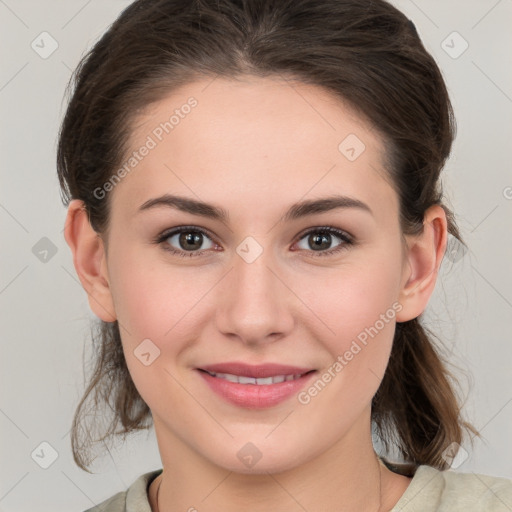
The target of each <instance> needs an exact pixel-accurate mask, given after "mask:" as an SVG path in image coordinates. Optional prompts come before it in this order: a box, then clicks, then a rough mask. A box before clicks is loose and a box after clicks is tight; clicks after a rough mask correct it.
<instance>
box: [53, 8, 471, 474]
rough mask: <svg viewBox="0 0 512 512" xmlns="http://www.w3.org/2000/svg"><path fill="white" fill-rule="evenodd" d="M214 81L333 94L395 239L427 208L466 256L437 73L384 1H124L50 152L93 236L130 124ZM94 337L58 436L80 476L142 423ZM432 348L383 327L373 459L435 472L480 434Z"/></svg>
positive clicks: (449, 117) (412, 329)
mask: <svg viewBox="0 0 512 512" xmlns="http://www.w3.org/2000/svg"><path fill="white" fill-rule="evenodd" d="M217 76H219V77H224V78H229V79H237V77H241V76H256V77H267V76H270V77H281V78H284V79H293V80H298V81H299V82H302V83H306V84H312V85H316V86H319V87H321V88H323V89H324V90H327V91H329V92H331V93H332V94H334V95H335V96H336V97H337V98H339V99H340V100H341V101H343V102H344V103H346V104H347V105H349V106H350V107H352V108H353V109H354V111H355V112H357V113H358V114H359V115H360V116H361V117H362V118H363V119H365V120H366V121H367V122H368V123H369V125H370V126H371V127H373V128H375V129H376V130H377V131H378V133H379V134H381V136H382V140H383V141H384V143H385V148H386V155H385V159H386V171H387V174H386V177H387V178H389V181H390V183H391V184H392V186H393V188H394V190H395V191H396V193H397V195H398V198H399V205H400V208H399V216H400V226H401V231H402V236H404V235H407V234H419V233H421V232H422V230H423V221H424V214H425V211H426V210H427V208H429V207H430V206H432V205H440V206H441V207H442V208H443V209H444V211H445V213H446V217H447V229H448V233H449V235H451V236H452V237H454V238H455V239H457V240H458V241H459V242H460V243H461V244H462V245H464V246H465V245H466V244H465V243H464V241H463V240H462V237H461V235H460V233H459V230H458V228H457V225H456V223H455V219H454V215H453V213H452V212H451V211H450V209H449V208H448V207H447V206H446V205H444V204H443V201H442V200H443V191H442V185H441V183H440V173H441V170H442V168H443V167H444V164H445V161H446V159H447V158H448V156H449V154H450V151H451V146H452V141H453V139H454V137H455V131H456V126H455V119H454V114H453V110H452V106H451V103H450V99H449V96H448V92H447V89H446V86H445V83H444V81H443V77H442V74H441V72H440V70H439V68H438V66H437V64H436V63H435V61H434V59H433V58H432V56H431V55H430V54H429V53H428V52H427V51H426V49H425V48H424V46H423V44H422V42H421V40H420V38H419V36H418V33H417V31H416V29H415V27H414V24H413V23H412V22H411V21H410V20H408V18H407V17H406V16H405V15H404V14H403V13H401V12H400V11H399V10H397V9H396V8H395V7H393V6H392V5H391V4H389V3H387V2H386V1H384V0H322V1H321V2H320V1H318V0H279V1H278V2H277V1H272V0H195V1H189V0H137V1H135V2H133V3H132V4H130V5H129V6H128V7H127V8H126V9H125V10H124V11H123V12H122V13H121V14H120V16H119V17H118V18H117V19H116V20H115V22H114V23H113V24H112V25H111V26H110V27H109V28H108V30H107V31H106V32H105V33H104V35H103V36H102V37H101V38H100V39H99V40H98V41H97V42H96V43H95V44H94V46H93V47H92V49H90V51H88V52H87V54H86V55H85V56H83V58H82V59H81V61H80V63H79V64H78V66H77V68H76V69H75V71H74V73H73V75H72V77H71V80H70V82H69V84H68V89H67V92H68V94H69V93H70V89H71V88H72V93H71V97H70V100H69V103H68V106H67V110H66V112H65V116H64V119H63V121H62V125H61V127H60V132H59V140H58V148H57V171H58V177H59V182H60V186H61V197H62V200H63V202H64V204H65V205H68V204H69V201H70V200H71V199H79V200H81V201H83V203H84V207H85V209H86V211H87V214H88V218H89V222H90V224H91V226H92V227H93V229H94V230H95V231H96V232H97V233H98V234H100V235H101V236H106V235H108V227H109V223H108V221H109V205H110V201H109V196H107V197H106V198H102V197H100V196H99V195H98V194H96V195H95V194H94V190H96V189H97V188H98V187H102V186H103V185H104V184H105V183H106V182H107V181H108V180H109V179H110V178H111V177H112V175H113V174H114V171H115V169H116V168H117V167H118V166H119V165H120V164H121V162H123V159H124V158H126V154H127V152H128V150H129V147H128V143H129V138H130V133H131V130H132V129H133V124H134V120H136V118H137V115H139V114H140V113H141V112H144V109H146V108H147V107H148V106H149V105H150V104H152V103H154V102H157V101H159V100H161V99H163V98H164V97H166V96H167V95H168V94H170V93H171V92H172V91H173V90H174V89H176V88H178V87H180V86H182V85H186V84H187V83H191V82H192V81H194V80H196V79H199V78H205V77H212V79H213V78H214V77H217ZM420 316H421V315H420ZM96 328H97V329H96V332H93V333H92V339H93V366H94V367H93V370H92V372H91V375H90V377H89V380H88V385H87V387H86V390H85V394H84V395H83V397H82V399H81V401H80V403H79V405H78V407H77V409H76V411H75V416H74V419H73V425H72V429H71V445H72V451H73V457H74V460H75V462H76V464H77V465H78V466H79V467H80V468H82V469H84V470H85V471H89V470H88V468H87V467H88V465H89V464H90V462H91V458H90V449H91V446H92V444H93V442H98V441H105V440H106V439H111V438H113V437H114V436H118V435H127V434H129V433H131V432H134V431H136V430H141V429H149V428H150V426H151V425H152V416H151V411H150V409H149V407H148V406H147V404H146V403H145V402H144V401H143V399H142V397H141V396H140V394H139V393H138V391H137V389H136V387H135V385H134V383H133V381H132V378H131V376H130V373H129V371H128V368H127V365H126V361H125V358H124V355H123V350H122V344H121V336H120V332H119V325H118V323H117V321H115V322H109V323H106V322H103V321H100V323H99V324H97V325H96ZM434 337H435V336H434V335H433V333H431V332H430V331H429V330H428V329H427V328H426V327H424V326H423V325H422V323H421V321H420V317H418V318H414V319H412V320H409V321H406V322H402V323H398V324H397V325H396V329H395V334H394V339H393V345H392V349H391V354H390V358H389V363H388V366H387V368H386V372H385V375H384V377H383V380H382V382H381V385H380V387H379V389H378V391H377V392H376V394H375V396H374V397H373V399H372V422H373V425H374V426H375V427H376V432H377V435H378V436H379V438H380V439H381V440H382V441H383V442H384V446H385V448H386V450H389V448H390V447H393V446H394V447H395V448H396V449H397V450H398V452H399V454H400V456H401V457H402V458H403V460H404V461H405V462H408V463H410V464H412V466H413V467H418V466H419V465H420V464H426V465H430V466H432V467H435V468H438V469H441V470H442V469H447V468H448V467H449V461H447V460H446V459H447V458H446V457H444V456H443V452H444V450H446V449H447V447H448V446H449V445H451V444H452V443H458V444H460V443H461V442H462V437H463V429H467V430H469V431H471V432H472V433H473V434H476V435H480V434H479V433H478V432H477V431H476V430H475V429H474V427H473V426H472V425H470V424H469V423H467V422H465V421H463V419H462V416H461V410H462V407H461V405H460V403H459V399H458V398H457V396H456V393H455V389H454V387H453V384H456V383H457V382H456V380H455V379H454V378H453V376H452V374H451V373H450V372H449V371H448V370H447V365H448V361H446V360H444V359H443V357H442V355H441V353H440V351H439V350H438V349H437V348H436V347H435V343H434ZM105 406H108V407H109V408H110V410H111V413H112V417H111V421H110V423H109V424H108V425H107V426H106V428H104V429H103V430H102V432H100V434H103V436H102V437H97V438H96V439H94V438H93V436H92V432H93V429H94V428H96V429H99V427H98V425H99V423H98V422H97V421H94V422H91V425H89V426H88V427H86V426H85V424H86V420H87V418H88V417H89V416H90V414H89V413H88V411H91V410H92V416H93V417H94V416H95V415H96V414H97V413H98V411H99V410H100V408H101V407H105ZM105 417H106V416H104V417H103V418H105ZM119 426H120V427H121V428H120V429H119V430H117V428H118V427H119ZM89 472H90V471H89Z"/></svg>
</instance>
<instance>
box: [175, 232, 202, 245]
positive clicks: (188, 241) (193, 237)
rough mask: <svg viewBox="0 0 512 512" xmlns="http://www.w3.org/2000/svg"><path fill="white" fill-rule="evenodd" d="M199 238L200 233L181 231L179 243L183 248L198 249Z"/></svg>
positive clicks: (200, 238) (200, 236) (200, 237)
mask: <svg viewBox="0 0 512 512" xmlns="http://www.w3.org/2000/svg"><path fill="white" fill-rule="evenodd" d="M201 240H202V235H201V233H194V234H191V233H182V234H181V236H180V244H181V245H182V247H184V248H185V249H199V247H201ZM194 244H195V245H194ZM187 246H188V247H187Z"/></svg>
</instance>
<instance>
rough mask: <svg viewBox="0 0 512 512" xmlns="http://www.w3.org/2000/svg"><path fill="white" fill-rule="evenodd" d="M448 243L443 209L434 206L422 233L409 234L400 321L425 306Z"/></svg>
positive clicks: (401, 295) (401, 292) (398, 315)
mask: <svg viewBox="0 0 512 512" xmlns="http://www.w3.org/2000/svg"><path fill="white" fill-rule="evenodd" d="M446 243H447V221H446V213H445V211H444V209H443V208H442V207H441V206H439V205H434V206H431V207H430V208H429V209H428V210H427V211H426V212H425V216H424V222H423V233H421V234H420V235H414V236H411V237H409V244H408V250H407V256H406V258H407V260H406V262H405V265H404V272H403V276H402V277H403V279H402V286H401V289H400V296H399V302H400V303H401V305H402V307H403V309H402V310H401V311H400V313H398V314H397V317H396V318H397V322H406V321H408V320H412V319H413V318H416V317H418V316H419V315H421V313H423V311H424V310H425V309H426V307H427V304H428V301H429V300H430V297H431V295H432V293H433V292H434V288H435V285H436V282H437V276H438V272H439V268H440V266H441V262H442V260H443V256H444V253H445V250H446Z"/></svg>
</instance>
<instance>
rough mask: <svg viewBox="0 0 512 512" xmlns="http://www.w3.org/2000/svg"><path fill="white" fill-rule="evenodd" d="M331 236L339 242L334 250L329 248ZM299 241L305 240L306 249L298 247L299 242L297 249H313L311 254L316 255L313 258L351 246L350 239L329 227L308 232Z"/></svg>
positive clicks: (341, 232)
mask: <svg viewBox="0 0 512 512" xmlns="http://www.w3.org/2000/svg"><path fill="white" fill-rule="evenodd" d="M333 236H334V237H335V238H338V239H339V240H341V242H340V243H339V244H338V245H336V246H335V247H334V248H331V244H332V237H333ZM300 240H305V245H306V247H300V242H299V243H298V244H297V245H298V246H299V248H300V249H306V250H311V248H313V249H312V250H313V252H316V253H317V254H315V255H314V256H323V255H327V254H332V253H335V252H337V251H340V250H342V249H346V248H347V246H350V245H352V244H353V242H352V239H351V238H350V237H349V236H348V235H347V234H345V233H344V232H343V231H341V230H339V229H335V228H330V227H324V228H315V229H312V230H310V231H308V232H307V233H306V234H305V235H304V236H303V237H302V238H301V239H300Z"/></svg>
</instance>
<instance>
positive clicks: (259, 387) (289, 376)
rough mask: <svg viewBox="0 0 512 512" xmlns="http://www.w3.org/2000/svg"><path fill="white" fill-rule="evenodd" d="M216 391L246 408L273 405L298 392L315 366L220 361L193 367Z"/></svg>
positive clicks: (229, 400)
mask: <svg viewBox="0 0 512 512" xmlns="http://www.w3.org/2000/svg"><path fill="white" fill-rule="evenodd" d="M196 370H197V371H198V374H199V375H200V376H201V377H202V380H203V381H204V382H205V383H206V384H207V386H208V387H209V388H210V390H212V391H213V392H214V393H215V394H216V395H218V396H219V397H221V398H223V399H224V400H226V401H228V402H229V403H231V404H233V405H235V406H237V407H243V408H246V409H263V408H268V407H272V406H274V405H277V404H279V403H281V402H283V401H285V400H287V399H289V398H291V397H292V396H294V395H296V394H297V393H299V392H300V390H301V389H302V388H303V387H304V386H305V385H306V384H307V382H309V380H310V378H311V376H312V375H313V374H315V373H317V370H315V369H311V368H304V367H296V366H286V365H280V364H274V363H267V364H264V365H257V366H250V365H247V364H245V363H221V364H215V365H208V366H202V367H201V368H196Z"/></svg>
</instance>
